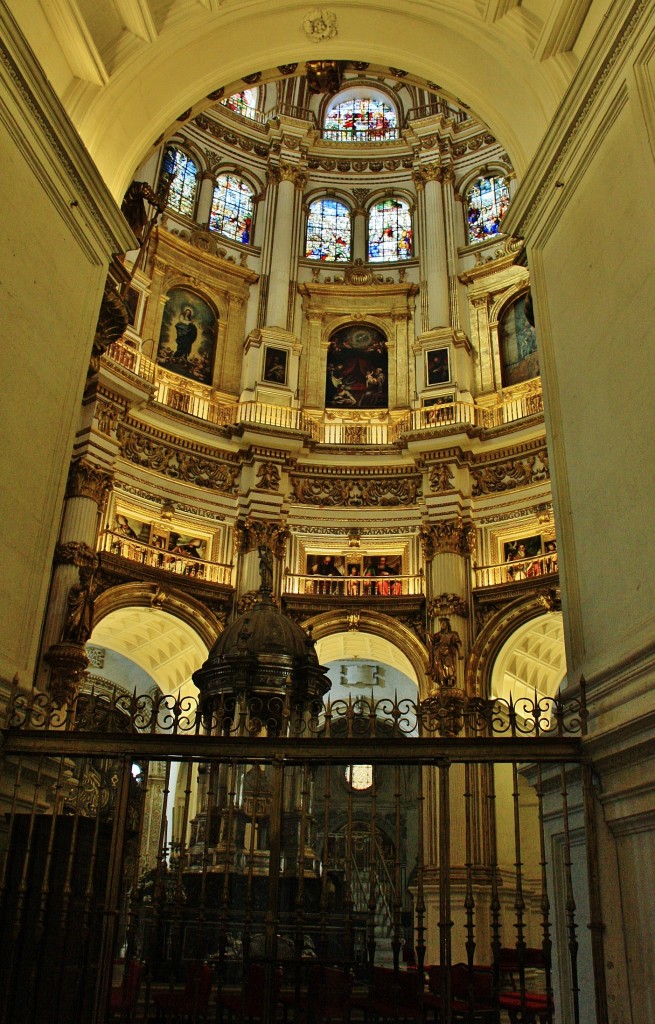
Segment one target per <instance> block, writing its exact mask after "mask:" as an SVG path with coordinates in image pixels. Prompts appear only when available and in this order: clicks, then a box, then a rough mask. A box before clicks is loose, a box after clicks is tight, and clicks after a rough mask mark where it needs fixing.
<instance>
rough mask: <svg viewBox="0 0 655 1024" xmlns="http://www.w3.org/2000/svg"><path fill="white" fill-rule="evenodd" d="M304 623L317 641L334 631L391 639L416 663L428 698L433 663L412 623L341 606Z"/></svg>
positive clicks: (420, 685) (420, 689)
mask: <svg viewBox="0 0 655 1024" xmlns="http://www.w3.org/2000/svg"><path fill="white" fill-rule="evenodd" d="M301 625H302V626H303V628H304V629H307V630H311V634H312V637H313V639H314V640H321V639H322V638H323V637H326V636H330V635H332V634H333V633H346V632H348V631H350V630H356V631H358V632H361V633H370V634H372V635H373V636H378V637H381V638H382V639H384V640H387V641H389V643H391V644H393V646H394V647H397V648H398V650H399V651H401V652H402V654H404V656H405V657H406V658H407V660H408V661H409V663H410V665H411V666H412V669H413V671H414V673H415V675H416V679H417V682H418V695H419V699H421V700H423V699H424V698H425V697H427V695H428V690H429V687H430V680H429V679H428V676H427V669H428V665H429V655H428V651H427V648H426V647H425V645H424V644H423V643H422V642H421V640H419V638H418V637H417V636H416V634H415V633H413V632H412V630H411V629H409V627H408V626H406V625H404V624H403V623H402V622H399V621H398V620H397V619H394V618H391V616H389V615H383V614H381V613H380V612H376V611H371V610H368V609H363V610H362V611H357V612H354V613H353V612H350V611H347V610H346V609H344V608H339V609H335V610H334V611H329V612H321V613H320V614H319V615H314V616H312V617H311V618H309V619H305V621H304V622H302V623H301Z"/></svg>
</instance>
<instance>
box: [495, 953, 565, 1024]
mask: <svg viewBox="0 0 655 1024" xmlns="http://www.w3.org/2000/svg"><path fill="white" fill-rule="evenodd" d="M522 962H523V967H524V969H525V968H527V969H535V968H536V969H537V970H542V971H545V969H546V964H545V960H544V954H543V951H542V950H541V949H531V948H529V947H528V948H525V949H524V950H523V955H522ZM520 963H521V958H520V957H519V952H518V950H516V949H510V948H505V949H501V951H500V972H501V978H502V979H503V982H504V988H503V991H502V992H501V993H500V1007H501V1009H502V1010H506V1011H507V1015H508V1017H509V1019H510V1022H511V1024H537V1022H539V1024H551V1022H552V1019H553V1013H554V1010H555V1007H554V1004H553V999H552V995H550V994H549V993H547V992H545V991H534V990H533V989H531V990H528V989H527V988H524V989H523V990H521V987H520Z"/></svg>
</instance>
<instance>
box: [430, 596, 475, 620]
mask: <svg viewBox="0 0 655 1024" xmlns="http://www.w3.org/2000/svg"><path fill="white" fill-rule="evenodd" d="M468 613H469V610H468V605H467V603H466V601H463V600H462V598H461V597H458V595H457V594H439V595H438V596H437V597H435V598H434V600H433V601H430V603H429V605H428V615H429V616H430V618H432V619H437V618H439V616H440V615H459V616H460V618H462V619H466V618H468Z"/></svg>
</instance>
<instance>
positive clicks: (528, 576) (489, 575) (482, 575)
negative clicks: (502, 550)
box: [473, 551, 558, 587]
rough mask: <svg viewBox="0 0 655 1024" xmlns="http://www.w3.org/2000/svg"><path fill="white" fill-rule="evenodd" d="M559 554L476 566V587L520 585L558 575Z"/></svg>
mask: <svg viewBox="0 0 655 1024" xmlns="http://www.w3.org/2000/svg"><path fill="white" fill-rule="evenodd" d="M557 571H558V570H557V552H556V551H552V552H550V553H549V554H547V555H535V556H534V557H532V558H516V559H514V560H513V561H511V562H501V563H500V564H498V565H479V566H475V568H474V570H473V572H474V578H475V582H474V586H475V587H497V586H499V585H500V584H501V583H518V582H520V581H521V580H532V581H533V582H534V581H535V580H538V579H539V578H540V577H542V576H554V575H556V574H557Z"/></svg>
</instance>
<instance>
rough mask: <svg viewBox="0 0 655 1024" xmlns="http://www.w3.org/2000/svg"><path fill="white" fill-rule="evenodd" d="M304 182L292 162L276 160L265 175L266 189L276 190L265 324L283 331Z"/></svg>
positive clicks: (286, 323)
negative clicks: (274, 165) (275, 163)
mask: <svg viewBox="0 0 655 1024" xmlns="http://www.w3.org/2000/svg"><path fill="white" fill-rule="evenodd" d="M306 181H307V175H306V174H305V172H304V171H303V170H301V168H299V167H297V166H296V165H295V164H288V163H280V164H279V165H278V166H277V167H275V168H273V169H272V170H271V172H270V175H269V188H271V187H273V188H276V189H277V202H276V203H275V204H274V206H275V213H274V219H275V224H274V231H272V232H269V231H267V240H268V241H269V245H270V246H272V245H273V238H274V239H275V243H274V245H275V249H274V251H270V252H269V253H268V254H267V259H266V262H267V264H268V266H269V273H268V301H267V307H266V324H267V326H269V327H281V328H282V329H283V330H288V329H289V325H290V321H291V312H292V309H291V302H290V296H289V285H290V282H291V280H292V278H293V276H294V275H293V273H292V266H291V258H292V254H293V240H294V234H295V232H296V230H297V226H298V213H299V209H300V197H301V193H302V189H303V188H304V187H305V183H306ZM296 199H298V201H296ZM272 205H273V204H272Z"/></svg>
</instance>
